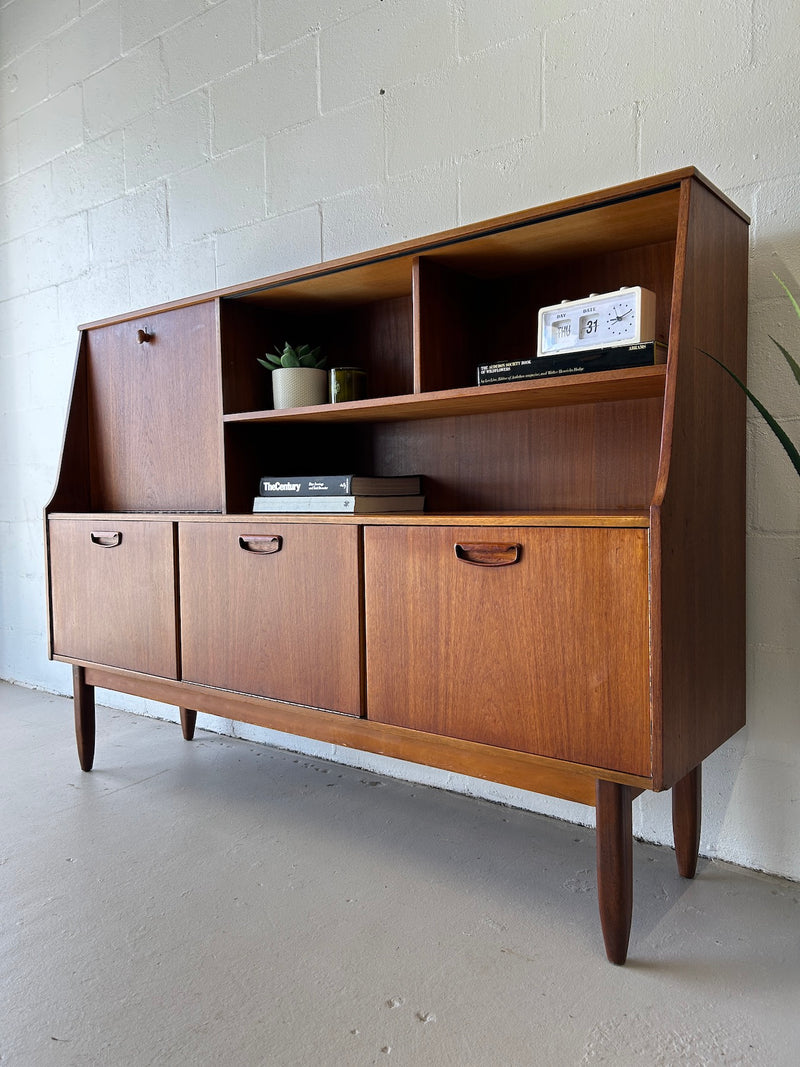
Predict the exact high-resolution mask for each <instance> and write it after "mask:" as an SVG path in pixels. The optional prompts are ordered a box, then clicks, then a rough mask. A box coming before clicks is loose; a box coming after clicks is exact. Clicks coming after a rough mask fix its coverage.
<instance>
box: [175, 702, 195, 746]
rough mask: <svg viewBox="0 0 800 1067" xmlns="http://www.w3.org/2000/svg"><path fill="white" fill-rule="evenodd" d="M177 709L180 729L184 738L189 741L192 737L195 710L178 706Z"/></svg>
mask: <svg viewBox="0 0 800 1067" xmlns="http://www.w3.org/2000/svg"><path fill="white" fill-rule="evenodd" d="M178 711H180V713H181V730H183V737H184V740H186V741H191V740H192V738H193V737H194V727H195V723H196V722H197V712H196V711H192V709H191V708H178Z"/></svg>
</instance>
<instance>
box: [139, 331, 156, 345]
mask: <svg viewBox="0 0 800 1067" xmlns="http://www.w3.org/2000/svg"><path fill="white" fill-rule="evenodd" d="M136 340H137V341H138V343H139V344H140V345H143V344H145V343H146V342H147V341H152V340H153V335H152V334H151V333H148V332H147V330H137V331H136Z"/></svg>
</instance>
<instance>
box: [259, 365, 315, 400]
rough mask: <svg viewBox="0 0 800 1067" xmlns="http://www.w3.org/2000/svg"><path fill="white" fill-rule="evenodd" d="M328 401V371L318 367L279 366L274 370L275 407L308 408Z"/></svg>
mask: <svg viewBox="0 0 800 1067" xmlns="http://www.w3.org/2000/svg"><path fill="white" fill-rule="evenodd" d="M327 402H328V372H327V371H324V370H320V369H319V368H316V367H279V368H278V369H277V370H274V371H273V372H272V406H273V407H275V408H307V407H309V406H311V405H312V404H327Z"/></svg>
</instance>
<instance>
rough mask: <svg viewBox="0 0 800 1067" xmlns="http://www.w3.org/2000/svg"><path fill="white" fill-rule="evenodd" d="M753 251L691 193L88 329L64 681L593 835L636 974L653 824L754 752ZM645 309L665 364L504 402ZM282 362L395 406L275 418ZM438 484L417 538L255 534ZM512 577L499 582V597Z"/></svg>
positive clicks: (714, 207) (53, 568)
mask: <svg viewBox="0 0 800 1067" xmlns="http://www.w3.org/2000/svg"><path fill="white" fill-rule="evenodd" d="M747 255H748V220H747V218H746V216H745V215H743V213H742V212H741V211H740V210H739V209H738V208H736V207H735V206H734V205H733V204H732V203H731V202H730V201H729V200H728V199H727V198H726V197H725V196H724V195H722V194H721V193H720V192H719V191H718V190H717V189H715V188H714V187H713V186H712V185H711V184H710V183H709V182H708V181H707V180H706V179H705V178H703V176H702V175H700V174H699V173H698V172H697V171H695V170H694V169H691V168H686V169H682V170H677V171H673V172H671V173H668V174H663V175H659V176H656V177H652V178H648V179H645V180H640V181H636V182H632V183H630V184H627V185H622V186H618V187H616V188H612V189H606V190H603V191H600V192H596V193H592V194H590V195H586V196H580V197H574V198H571V199H568V200H564V201H561V202H559V203H553V204H548V205H545V206H541V207H537V208H534V209H532V210H528V211H522V212H518V213H516V214H513V215H507V216H504V217H501V218H495V219H492V220H490V221H487V222H482V223H480V224H474V225H466V226H462V227H459V228H457V229H454V230H450V231H447V232H444V233H439V234H436V235H433V236H431V237H426V238H423V239H418V240H413V241H407V242H404V243H402V244H397V245H393V246H391V247H388V248H384V249H380V250H379V251H375V252H370V253H368V254H363V255H355V256H351V257H348V258H345V259H339V260H336V261H332V262H325V263H322V264H319V265H315V266H311V267H306V268H303V269H300V270H295V271H291V272H287V273H284V274H280V275H277V276H274V277H270V278H264V279H261V280H259V281H254V282H252V283H251V284H247V285H238V286H234V287H230V288H227V289H222V290H219V291H217V292H214V293H209V294H205V295H201V296H195V297H191V298H189V299H186V300H181V301H176V302H173V303H169V304H164V305H162V306H159V307H156V308H150V309H147V310H145V311H138V312H134V313H131V314H125V315H120V316H118V317H115V318H114V319H107V320H104V321H102V322H96V323H92V324H89V325H86V326H83V327H81V329H80V340H79V345H78V354H77V361H76V368H75V376H74V383H73V387H72V395H71V401H70V407H69V413H68V418H67V425H66V431H65V437H64V444H63V452H62V456H61V463H60V469H59V474H58V480H57V485H56V489H55V491H54V494H53V497H52V499H51V501H50V503H49V504H48V505H47V507H46V509H45V530H46V545H47V563H48V610H49V640H50V655H51V657H52V658H54V659H56V660H60V661H65V662H68V663H71V664H72V665H73V675H74V703H75V721H76V733H77V742H78V753H79V758H80V762H81V766H82V767H83V768H84V770H87V771H88V770H90V769H91V766H92V761H93V755H94V721H95V720H94V689H95V687H96V686H101V687H104V688H107V689H112V690H118V691H121V692H126V693H132V694H137V695H139V696H143V697H147V698H151V699H154V700H158V701H163V702H165V703H171V704H174V705H177V706H179V707H180V709H181V711H180V713H181V721H182V726H183V733H184V736H185V737H186V738H187V739H191V737H192V734H193V730H194V725H195V719H196V713H197V711H198V710H201V711H203V712H207V713H210V714H216V715H221V716H224V717H226V718H232V719H238V720H244V721H247V722H251V723H255V724H259V725H263V726H267V727H272V728H275V729H278V730H282V731H287V732H289V733H292V734H297V735H302V736H304V737H309V738H316V739H319V740H322V741H328V742H333V743H335V744H337V745H342V746H349V747H353V748H356V749H364V750H368V751H370V752H375V753H381V754H385V755H388V756H395V757H399V758H401V759H404V760H411V761H414V762H417V763H421V764H426V765H430V766H434V767H441V768H445V769H448V770H453V771H457V772H461V773H464V774H468V775H474V776H477V777H481V778H486V779H489V780H492V781H497V782H502V783H507V784H509V785H512V786H516V787H519V788H523V789H527V790H533V791H536V792H540V793H545V794H549V795H552V796H556V797H561V798H566V799H569V800H573V801H578V802H581V803H584V804H590V805H595V806H596V810H597V873H598V895H599V906H600V914H601V920H602V927H603V933H604V938H605V945H606V951H607V954H608V957H609V959H611V960H612V961H613V962H615V963H622V962H624V960H625V958H626V954H627V947H628V940H629V932H630V924H631V909H632V834H631V804H632V801H633V800H634V798H635V797H636V796H637V795H638V794H639V793H641V792H642V791H643V790H647V789H649V790H665V789H672V796H673V824H674V832H675V847H676V853H677V859H678V867H679V870H680V873H681V874H682V875H684V876H685V877H692V875H693V874H694V871H695V865H696V860H697V854H698V843H699V830H700V793H701V789H700V768H701V764H702V761H703V759H704V758H705V757H706V756H708V755H709V754H710V753H711V752H713V751H714V749H716V748H717V747H718V746H719V745H721V744H722V743H723V742H724V741H725V740H726V739H727V738H729V737H730V736H731V735H732V734H733V733H734V732H735V731H736V730H738V729H739V728H740V727H741V726H742V725H743V723H744V672H745V655H744V460H745V408H744V400H743V396H742V394H741V393H740V391H739V390H738V389H737V388H736V386H735V384H734V383H733V382H732V381H731V380H730V379H729V378H728V376H727V375H726V374H724V372H723V371H721V370H720V368H719V367H717V366H716V365H715V364H714V363H713V362H712V361H711V360H709V359H708V358H707V356H705V355H704V350H705V351H708V352H711V353H713V354H714V355H716V356H717V357H718V358H721V359H723V360H724V361H725V362H726V363H727V365H728V366H729V367H730V368H731V369H732V370H734V371H735V372H736V373H737V374H739V375H740V376H744V374H745V365H746V327H747V323H746V314H747V312H746V309H747ZM629 285H641V286H644V287H646V288H647V289H649V290H651V291H653V292H654V293H655V296H656V312H655V316H656V326H655V329H656V337H657V339H658V340H660V341H662V342H663V343H664V344H665V345H666V348H667V353H668V356H667V360H666V363H665V364H660V365H654V366H645V367H635V368H631V367H627V368H624V369H617V370H611V371H604V372H595V373H588V374H576V375H570V376H567V377H556V378H546V379H536V380H530V381H518V382H511V383H505V384H498V385H486V386H480V387H479V386H478V385H477V384H476V367H477V366H478V364H480V363H486V362H492V361H493V360H516V359H524V358H527V357H529V356H531V355H532V354H534V353H535V351H536V331H537V311H538V309H539V308H540V307H543V306H546V305H550V304H554V303H556V302H558V301H560V300H562V299H566V298H578V297H581V296H583V295H585V294H589V293H595V292H605V291H609V290H612V289H616V288H619V287H621V286H629ZM285 340H290V341H292V342H293V343H303V342H309V343H313V344H319V345H321V346H323V349H324V351H325V352H326V354H327V356H328V360H329V364H330V365H337V364H344V365H353V364H355V365H358V366H360V367H362V368H363V369H364V370H365V371H366V374H367V381H368V398H367V399H365V400H357V401H349V402H345V403H338V404H326V405H321V406H315V407H306V408H296V409H281V410H274V409H273V408H272V407H271V398H270V382H269V375H268V374H267V373H266V372H265V371H264V370H263V369H262V368H261V367H260V366H259V364H258V363H257V357H258V356H260V355H263V353H264V352H265V351H266V350H267V349H272V348H274V346H275V345H276V344H282V343H283V342H284V341H285ZM345 471H347V472H350V471H352V472H355V473H361V474H374V475H393V474H422V475H423V476H424V479H425V490H426V510H425V511H424V512H423V513H421V514H378V515H371V514H354V515H315V514H310V515H298V514H274V515H270V514H258V515H257V516H254V515H253V514H252V509H253V497H254V495H255V494H256V493H257V492H258V484H259V477H260V476H261V475H263V474H265V473H267V474H269V473H272V474H315V473H321V472H327V473H339V472H345ZM487 561H488V562H491V563H494V564H496V565H492V566H482V565H475V564H476V563H477V564H481V563H486V562H487Z"/></svg>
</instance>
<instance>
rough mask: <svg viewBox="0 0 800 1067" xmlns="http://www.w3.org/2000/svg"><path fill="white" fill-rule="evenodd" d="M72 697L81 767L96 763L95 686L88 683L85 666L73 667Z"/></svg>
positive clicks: (88, 769) (87, 769) (88, 768)
mask: <svg viewBox="0 0 800 1067" xmlns="http://www.w3.org/2000/svg"><path fill="white" fill-rule="evenodd" d="M72 699H73V704H74V706H75V740H76V742H77V744H78V759H79V761H80V765H81V769H82V770H84V771H90V770H91V769H92V764H93V763H94V722H95V719H94V686H93V685H87V683H86V671H85V670H84V669H83V667H73V668H72Z"/></svg>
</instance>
